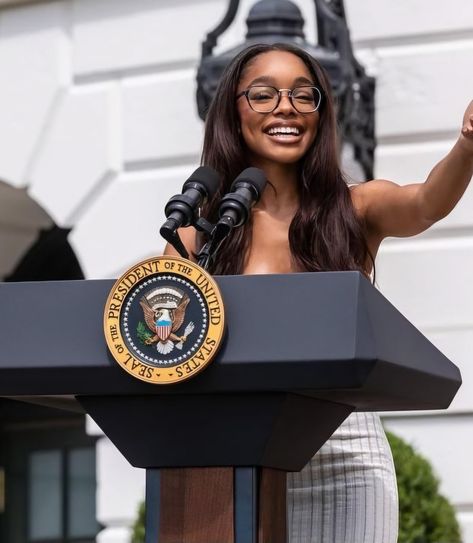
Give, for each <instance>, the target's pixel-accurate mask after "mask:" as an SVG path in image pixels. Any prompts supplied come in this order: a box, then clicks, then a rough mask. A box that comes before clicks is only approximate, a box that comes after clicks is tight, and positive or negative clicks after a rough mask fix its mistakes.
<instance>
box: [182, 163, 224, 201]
mask: <svg viewBox="0 0 473 543" xmlns="http://www.w3.org/2000/svg"><path fill="white" fill-rule="evenodd" d="M219 186H220V176H219V175H218V173H217V172H216V171H215V170H213V169H212V168H209V167H208V166H200V167H199V168H197V170H195V172H194V173H193V174H192V175H191V176H190V177H189V179H188V180H187V181H186V182H185V183H184V185H183V186H182V192H185V191H186V190H188V189H191V188H194V189H198V190H199V189H200V190H201V191H202V190H204V191H205V193H206V194H205V197H206V198H212V196H213V195H214V194H215V193H216V192H217V190H218V187H219Z"/></svg>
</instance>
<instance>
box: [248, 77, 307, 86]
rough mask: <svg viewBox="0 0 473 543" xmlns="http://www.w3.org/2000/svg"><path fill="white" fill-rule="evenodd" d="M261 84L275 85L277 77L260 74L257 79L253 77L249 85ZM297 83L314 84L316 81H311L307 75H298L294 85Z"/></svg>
mask: <svg viewBox="0 0 473 543" xmlns="http://www.w3.org/2000/svg"><path fill="white" fill-rule="evenodd" d="M261 84H262V85H271V86H273V87H274V86H275V85H276V79H275V78H274V77H271V76H269V75H260V76H259V77H257V78H256V79H253V80H252V81H251V82H250V83H249V86H250V87H251V86H252V85H261ZM297 85H314V82H313V81H311V80H310V79H307V77H303V76H301V77H296V79H294V82H293V86H294V87H296V86H297Z"/></svg>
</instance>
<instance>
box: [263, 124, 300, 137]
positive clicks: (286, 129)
mask: <svg viewBox="0 0 473 543" xmlns="http://www.w3.org/2000/svg"><path fill="white" fill-rule="evenodd" d="M268 134H270V135H271V136H277V135H279V134H294V135H295V136H298V135H299V129H298V128H296V127H295V126H277V127H273V128H270V129H269V130H268Z"/></svg>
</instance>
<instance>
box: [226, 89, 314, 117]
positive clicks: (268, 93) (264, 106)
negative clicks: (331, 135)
mask: <svg viewBox="0 0 473 543" xmlns="http://www.w3.org/2000/svg"><path fill="white" fill-rule="evenodd" d="M283 92H284V93H287V97H288V98H289V100H290V101H291V104H292V107H293V108H294V109H295V110H296V111H298V112H299V113H312V112H314V111H317V110H318V109H319V107H320V104H321V102H322V92H321V91H320V89H318V88H317V87H313V86H309V85H304V86H301V87H295V88H294V89H276V88H275V87H270V86H268V85H264V86H263V85H254V86H252V87H250V88H248V89H246V90H245V91H243V92H240V94H237V99H238V98H241V97H242V96H246V99H247V100H248V104H249V106H250V107H251V109H252V110H253V111H256V112H257V113H271V111H274V110H275V109H276V108H277V107H278V105H279V102H280V101H281V96H282V93H283Z"/></svg>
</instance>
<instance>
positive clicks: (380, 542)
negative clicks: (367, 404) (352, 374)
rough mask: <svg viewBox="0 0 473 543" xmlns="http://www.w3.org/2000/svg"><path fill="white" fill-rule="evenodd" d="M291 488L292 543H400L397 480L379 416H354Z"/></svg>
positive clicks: (293, 476) (292, 478) (292, 475)
mask: <svg viewBox="0 0 473 543" xmlns="http://www.w3.org/2000/svg"><path fill="white" fill-rule="evenodd" d="M287 484H288V496H287V513H288V542H289V543H396V541H397V534H398V497H397V485H396V476H395V472H394V465H393V460H392V455H391V450H390V448H389V444H388V442H387V439H386V435H385V433H384V430H383V427H382V425H381V421H380V419H379V416H378V415H377V414H375V413H353V414H352V415H350V416H349V417H348V418H347V419H346V421H345V422H344V423H343V424H342V425H341V426H340V427H339V428H338V430H337V431H336V432H335V433H334V434H333V436H332V437H331V438H330V439H329V440H328V441H327V443H325V445H324V446H323V447H322V448H321V449H320V451H319V452H318V453H317V454H316V455H315V456H314V457H313V458H312V460H311V461H310V462H309V464H307V466H305V467H304V468H303V469H302V471H300V472H298V473H290V474H288V480H287Z"/></svg>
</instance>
